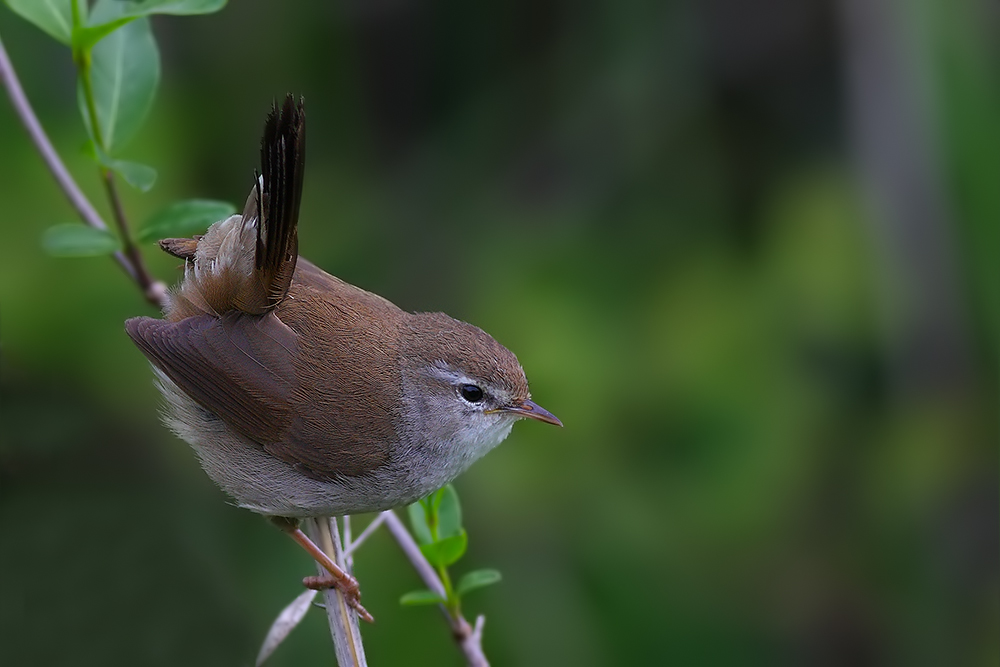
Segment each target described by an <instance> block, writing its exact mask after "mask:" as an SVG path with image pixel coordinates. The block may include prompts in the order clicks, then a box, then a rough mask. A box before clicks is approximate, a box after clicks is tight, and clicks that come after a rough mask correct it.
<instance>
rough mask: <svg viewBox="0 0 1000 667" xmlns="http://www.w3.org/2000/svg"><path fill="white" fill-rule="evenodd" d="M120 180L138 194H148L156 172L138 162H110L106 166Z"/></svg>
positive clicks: (154, 181)
mask: <svg viewBox="0 0 1000 667" xmlns="http://www.w3.org/2000/svg"><path fill="white" fill-rule="evenodd" d="M107 166H108V167H110V168H111V169H114V170H115V172H117V173H118V175H119V176H121V177H122V179H123V180H124V181H125V182H126V183H128V184H129V185H131V186H132V187H133V188H135V189H136V190H138V191H139V192H149V190H150V188H152V187H153V184H154V183H156V170H155V169H153V168H152V167H149V166H147V165H144V164H140V163H138V162H128V161H126V160H111V161H110V162H109V163H108V165H107Z"/></svg>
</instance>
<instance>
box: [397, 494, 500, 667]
mask: <svg viewBox="0 0 1000 667" xmlns="http://www.w3.org/2000/svg"><path fill="white" fill-rule="evenodd" d="M381 516H383V517H385V520H384V522H385V527H386V528H387V529H388V530H389V532H390V533H391V534H392V536H393V538H394V539H395V540H396V543H397V544H399V548H400V549H402V550H403V554H404V555H405V556H406V557H407V558H408V559H409V561H410V564H411V565H413V569H415V570H416V571H417V574H419V575H420V578H421V579H423V580H424V584H426V585H427V588H429V589H431V590H432V591H434V592H435V593H437V594H438V595H440V596H441V597H444V596H445V590H444V584H443V583H441V579H440V578H439V577H438V575H437V572H435V571H434V568H433V567H431V564H430V563H428V562H427V559H426V558H424V555H423V554H422V553H420V547H419V546H417V543H416V541H415V540H414V539H413V536H412V535H410V531H408V530H407V529H406V526H404V525H403V522H402V521H401V520H400V518H399V517H398V516H396V513H395V512H393V511H392V510H386V511H385V512H382V514H381ZM439 606H440V608H441V612H442V613H443V614H444V615H445V618H447V619H448V625H450V626H451V634H452V637H453V638H454V639H455V641H456V642H457V643H458V645H459V647H460V648H461V649H462V653H464V654H465V659H466V661H467V662H468V663H469V666H470V667H489V664H490V663H489V661H488V660H487V659H486V654H485V653H483V624H484V623H485V622H486V617H485V616H479V617H478V618H477V619H476V625H475V627H472V626H471V625H469V622H468V621H467V620H465V617H464V616H462V615H461V614H457V615H452V614H451V612H450V611H449V610H448V608H447V607H446V606H445V605H443V604H442V605H439Z"/></svg>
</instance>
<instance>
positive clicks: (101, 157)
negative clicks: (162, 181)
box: [83, 141, 156, 192]
mask: <svg viewBox="0 0 1000 667" xmlns="http://www.w3.org/2000/svg"><path fill="white" fill-rule="evenodd" d="M83 152H84V153H85V154H86V155H88V156H90V158H91V159H93V160H94V161H95V162H96V163H97V164H99V165H101V166H102V167H106V168H108V169H111V170H113V171H114V172H115V173H117V174H118V175H119V176H121V177H122V178H123V179H125V182H126V183H128V184H129V185H131V186H132V187H133V188H135V189H136V190H139V191H140V192H149V190H150V189H151V188H152V187H153V184H154V183H156V170H155V169H153V168H152V167H149V166H146V165H144V164H140V163H138V162H129V161H127V160H116V159H115V158H113V157H110V156H108V154H107V153H105V152H104V151H102V150H101V149H100V148H98V147H97V145H96V144H95V143H94V142H93V141H88V142H87V144H86V147H85V148H84V151H83Z"/></svg>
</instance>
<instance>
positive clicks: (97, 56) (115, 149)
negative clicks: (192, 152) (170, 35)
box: [4, 0, 236, 257]
mask: <svg viewBox="0 0 1000 667" xmlns="http://www.w3.org/2000/svg"><path fill="white" fill-rule="evenodd" d="M4 2H5V3H6V4H7V6H8V7H10V9H11V10H13V11H14V12H15V13H16V14H18V15H20V16H21V17H22V18H24V19H25V20H27V21H28V22H30V23H32V24H33V25H35V26H36V27H38V28H39V29H41V30H42V31H43V32H45V33H46V34H48V35H49V36H51V37H52V38H53V39H55V40H56V41H58V42H60V43H62V44H64V45H66V46H68V47H69V48H70V51H71V54H72V58H73V63H74V65H75V66H76V69H77V106H78V107H79V110H80V115H81V117H82V119H83V124H84V127H85V128H86V131H87V134H88V136H89V140H88V142H87V147H86V149H85V152H86V153H87V155H88V156H89V157H90V158H91V159H92V160H93V161H94V162H95V164H96V165H97V166H98V167H99V169H101V171H102V173H104V172H107V173H108V174H110V173H113V174H116V175H118V176H119V177H120V178H121V179H122V180H124V181H125V182H126V183H128V184H129V185H130V186H132V187H133V188H135V189H137V190H139V191H141V192H147V191H149V190H150V189H151V188H152V187H153V185H154V183H155V182H156V176H157V174H156V170H155V169H154V168H152V167H150V166H148V165H144V164H140V163H138V162H133V161H130V160H126V159H123V158H122V157H121V155H120V154H121V150H122V148H123V147H124V146H125V145H126V144H127V143H128V142H129V141H130V140H131V139H132V138H133V137H134V136H135V134H136V133H137V132H138V131H139V129H140V128H141V127H142V125H143V123H144V122H145V120H146V117H147V116H148V115H149V110H150V109H151V108H152V105H153V100H154V99H155V97H156V90H157V88H158V87H159V83H160V54H159V49H158V48H157V45H156V39H155V37H154V35H153V31H152V29H151V27H150V23H149V17H150V16H152V15H154V14H173V15H192V14H208V13H211V12H216V11H218V10H220V9H222V8H223V7H224V6H225V4H226V0H96V2H94V3H93V4H88V2H86V0H4ZM109 177H110V176H109ZM235 210H236V207H235V206H233V205H232V204H229V203H227V202H219V201H212V200H205V199H191V200H187V201H181V202H176V203H174V204H171V205H170V206H167V207H166V208H165V209H163V210H161V211H159V212H158V213H156V214H154V215H153V216H152V217H150V218H149V219H148V220H147V221H146V222H145V223H144V225H143V226H142V228H141V230H140V231H139V233H138V235H137V240H138V241H140V242H150V241H155V240H157V239H160V238H165V237H168V236H189V235H191V234H195V233H198V232H201V231H203V230H204V229H205V228H207V227H208V226H209V225H210V224H212V223H213V222H215V221H216V220H219V219H221V218H223V217H226V216H228V215H230V214H232V213H233V212H235ZM122 222H123V221H121V220H120V221H119V223H120V224H119V235H116V234H115V233H113V232H112V231H110V230H105V229H96V228H93V227H86V226H84V225H82V224H80V223H64V224H58V225H55V226H53V227H50V228H49V229H48V230H46V232H45V234H44V236H43V237H42V246H43V248H44V249H45V250H46V251H47V252H48V253H49V254H50V255H53V256H56V257H90V256H98V255H108V254H111V253H113V252H116V251H119V250H121V249H122V246H123V243H129V242H130V241H131V240H130V239H128V238H120V237H119V236H128V235H129V234H130V233H129V231H128V229H127V226H126V225H124V224H122Z"/></svg>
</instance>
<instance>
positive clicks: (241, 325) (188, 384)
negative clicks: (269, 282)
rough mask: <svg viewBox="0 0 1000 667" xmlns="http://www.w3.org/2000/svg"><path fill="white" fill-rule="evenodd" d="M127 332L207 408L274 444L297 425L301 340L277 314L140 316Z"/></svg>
mask: <svg viewBox="0 0 1000 667" xmlns="http://www.w3.org/2000/svg"><path fill="white" fill-rule="evenodd" d="M125 330H126V331H127V332H128V335H129V336H130V337H131V338H132V340H133V341H135V343H136V345H137V346H138V347H139V349H140V350H142V352H143V354H145V355H146V357H147V358H148V359H149V360H150V361H151V362H152V363H153V364H154V365H155V366H156V367H157V368H159V369H160V370H161V371H163V372H164V373H165V374H166V375H167V377H169V378H170V379H171V380H172V381H173V382H174V383H175V384H177V386H178V387H180V389H181V390H182V391H183V392H184V393H185V394H187V395H188V396H190V397H191V398H193V399H194V400H195V401H196V402H197V403H198V404H199V405H201V406H202V407H204V408H205V409H207V410H209V411H210V412H212V413H213V414H215V415H216V416H217V417H219V418H220V419H222V420H223V421H224V422H226V423H227V424H228V425H229V426H231V427H232V428H234V429H235V430H236V431H238V432H239V433H240V434H242V435H244V436H246V437H247V438H249V439H251V440H253V441H255V442H257V443H259V444H260V445H262V446H268V445H270V444H271V443H275V442H278V441H280V440H281V439H282V437H283V434H284V433H285V431H286V430H287V429H288V427H289V424H290V423H291V422H292V419H293V414H292V406H291V403H290V401H289V397H290V394H291V391H292V388H293V387H294V385H295V382H296V379H295V369H294V366H293V363H292V361H293V358H294V353H295V347H296V336H295V333H294V332H292V330H291V329H289V328H288V327H287V326H285V325H284V324H283V323H282V322H281V321H280V320H279V319H278V318H277V317H275V316H274V314H273V313H269V314H267V315H264V316H250V315H242V314H229V315H225V316H223V317H222V318H216V317H213V316H211V315H202V316H198V317H189V318H187V319H184V320H181V321H179V322H168V321H166V320H157V319H152V318H149V317H136V318H133V319H130V320H128V321H127V322H126V323H125Z"/></svg>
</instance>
